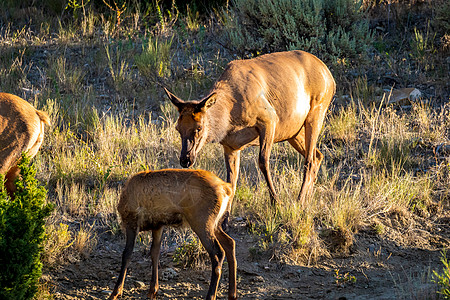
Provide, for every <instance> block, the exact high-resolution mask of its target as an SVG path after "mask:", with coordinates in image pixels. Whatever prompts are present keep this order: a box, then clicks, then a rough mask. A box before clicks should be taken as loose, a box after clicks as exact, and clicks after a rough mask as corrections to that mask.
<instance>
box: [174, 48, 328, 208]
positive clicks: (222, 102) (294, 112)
mask: <svg viewBox="0 0 450 300" xmlns="http://www.w3.org/2000/svg"><path fill="white" fill-rule="evenodd" d="M335 90H336V84H335V82H334V79H333V76H332V75H331V72H330V71H329V70H328V68H327V67H326V66H325V64H324V63H323V62H322V61H320V60H319V59H318V58H317V57H315V56H314V55H312V54H309V53H306V52H303V51H288V52H278V53H273V54H266V55H262V56H259V57H257V58H253V59H248V60H236V61H232V62H230V63H229V64H228V66H227V67H226V69H225V71H224V72H223V74H222V75H221V76H220V78H219V80H218V81H217V82H216V83H215V85H214V86H213V88H212V89H211V91H210V93H209V95H208V96H207V97H205V98H203V99H201V100H198V101H183V100H181V99H180V98H178V97H176V96H175V95H173V94H172V93H171V92H169V91H168V90H167V89H165V91H166V93H167V95H168V97H169V99H170V100H171V101H172V103H173V104H174V105H175V106H176V107H177V108H178V111H179V113H180V115H179V118H178V121H177V130H178V131H179V133H180V136H181V140H182V148H181V154H180V164H181V166H182V167H185V168H186V167H189V166H191V165H192V164H194V162H195V158H196V156H197V154H198V152H199V151H200V149H201V148H202V147H203V145H204V144H205V143H208V142H219V143H221V144H222V146H223V149H224V154H225V165H226V168H227V181H228V182H230V183H231V184H232V186H233V191H235V190H236V183H237V178H238V174H239V163H240V152H241V150H242V149H244V148H245V147H247V146H256V145H259V147H260V153H259V167H260V169H261V171H262V173H263V175H264V177H265V179H266V182H267V185H268V187H269V191H270V196H271V201H272V204H275V202H276V201H277V197H276V193H275V189H274V187H273V183H272V177H271V174H270V169H269V156H270V152H271V149H272V145H273V143H278V142H282V141H288V142H289V143H290V144H291V145H292V146H293V147H294V148H295V149H296V150H297V151H298V152H300V153H301V154H302V155H303V156H304V157H305V164H304V176H303V183H302V187H301V190H300V194H299V197H298V198H299V200H300V202H301V204H302V205H304V203H305V200H306V199H307V197H308V196H309V195H310V192H311V190H312V187H313V185H314V182H315V178H316V175H317V171H318V169H319V166H320V163H321V161H322V159H323V154H322V153H321V152H320V151H319V150H318V149H317V148H316V143H317V139H318V136H319V133H320V130H321V128H322V124H323V121H324V118H325V113H326V111H327V109H328V106H329V105H330V102H331V100H332V98H333V96H334V93H335Z"/></svg>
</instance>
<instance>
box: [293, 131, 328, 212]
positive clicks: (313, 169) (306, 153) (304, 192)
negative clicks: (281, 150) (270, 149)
mask: <svg viewBox="0 0 450 300" xmlns="http://www.w3.org/2000/svg"><path fill="white" fill-rule="evenodd" d="M305 127H306V128H308V129H305ZM318 131H319V132H320V128H319V130H318ZM313 134H315V135H316V137H314V136H312V135H313ZM318 135H319V134H318V133H313V130H312V128H311V126H309V125H305V126H303V127H302V129H301V131H300V132H299V133H298V134H297V136H295V137H293V138H291V139H289V140H288V142H289V143H290V144H291V145H292V146H293V147H294V148H295V150H297V151H298V152H299V153H300V154H301V155H303V157H305V163H304V169H303V183H302V187H301V189H300V193H299V196H298V199H299V201H300V203H301V205H302V206H304V205H305V202H306V199H307V198H308V197H309V195H310V193H311V190H312V187H313V185H314V182H315V180H316V177H317V172H318V171H319V167H320V164H321V162H322V160H323V154H322V153H321V152H320V151H319V150H318V149H317V148H316V143H317V138H318Z"/></svg>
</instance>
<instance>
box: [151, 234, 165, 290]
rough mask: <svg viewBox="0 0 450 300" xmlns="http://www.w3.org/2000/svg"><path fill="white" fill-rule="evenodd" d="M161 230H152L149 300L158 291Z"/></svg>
mask: <svg viewBox="0 0 450 300" xmlns="http://www.w3.org/2000/svg"><path fill="white" fill-rule="evenodd" d="M162 233H163V228H162V227H161V228H160V229H157V230H152V236H153V241H152V247H151V248H150V256H151V258H152V280H151V282H150V291H149V292H148V297H149V298H150V299H156V293H157V292H158V290H159V284H158V263H159V254H160V250H161V238H162Z"/></svg>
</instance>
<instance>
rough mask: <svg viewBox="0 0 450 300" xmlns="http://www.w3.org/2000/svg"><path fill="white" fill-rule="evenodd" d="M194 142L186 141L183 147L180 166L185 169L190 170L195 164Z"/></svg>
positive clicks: (183, 142)
mask: <svg viewBox="0 0 450 300" xmlns="http://www.w3.org/2000/svg"><path fill="white" fill-rule="evenodd" d="M193 148H194V140H190V139H184V140H183V141H182V145H181V154H180V165H181V166H182V167H183V168H189V167H190V166H192V165H193V164H194V163H195V157H196V155H195V153H194V151H192V150H193Z"/></svg>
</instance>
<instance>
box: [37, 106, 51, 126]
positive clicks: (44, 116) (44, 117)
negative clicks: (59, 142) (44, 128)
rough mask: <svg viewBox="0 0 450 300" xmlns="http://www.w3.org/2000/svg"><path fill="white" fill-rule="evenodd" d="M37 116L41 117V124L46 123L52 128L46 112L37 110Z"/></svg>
mask: <svg viewBox="0 0 450 300" xmlns="http://www.w3.org/2000/svg"><path fill="white" fill-rule="evenodd" d="M36 114H37V115H38V116H39V119H41V122H44V123H45V124H47V125H48V126H50V117H49V116H48V114H47V113H46V112H45V111H42V110H36Z"/></svg>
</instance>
